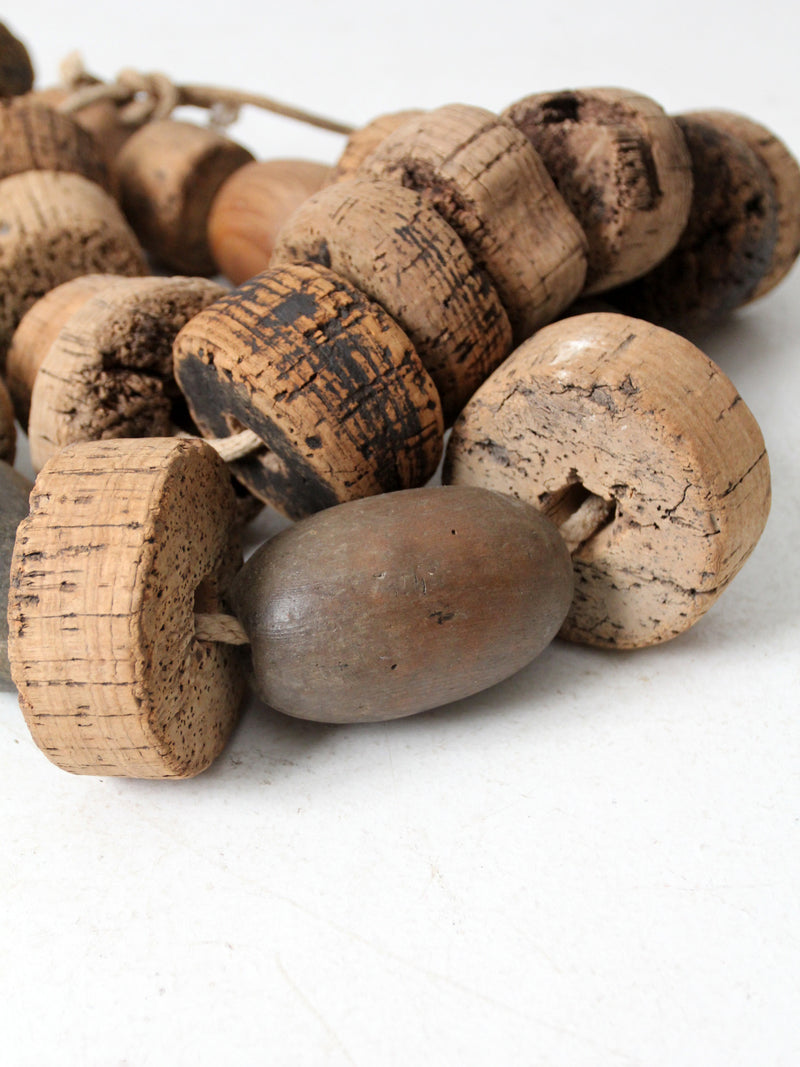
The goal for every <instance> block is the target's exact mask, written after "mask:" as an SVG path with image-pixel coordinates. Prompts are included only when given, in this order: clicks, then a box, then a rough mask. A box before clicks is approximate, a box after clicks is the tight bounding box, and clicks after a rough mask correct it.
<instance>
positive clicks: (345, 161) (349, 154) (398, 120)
mask: <svg viewBox="0 0 800 1067" xmlns="http://www.w3.org/2000/svg"><path fill="white" fill-rule="evenodd" d="M423 114H424V112H423V111H421V110H420V109H419V108H410V109H407V110H405V111H392V112H390V113H389V114H387V115H378V116H377V117H376V118H374V119H372V120H371V121H370V122H368V123H367V124H366V126H362V127H360V128H359V129H357V130H353V132H352V133H351V134H350V135H349V137H348V138H347V144H346V145H345V146H344V151H343V152H342V154H341V155H340V156H339V159H338V161H337V163H336V166H335V167H334V169H333V172H332V173H331V175H330V180H331V181H336V182H338V181H344V180H346V179H348V178H354V177H355V176H356V173H357V171H358V170H359V169H360V167H361V164H362V163H363V162H364V160H365V159H366V158H367V156H369V155H372V153H373V152H374V151H375V149H376V148H377V147H378V145H379V144H380V143H381V142H382V141H384V140H385V139H386V138H387V137H388V136H389V134H390V133H394V131H395V130H396V129H398V128H399V127H400V126H404V125H405V124H406V123H407V122H408V121H409V120H410V119H415V118H418V117H419V116H420V115H423Z"/></svg>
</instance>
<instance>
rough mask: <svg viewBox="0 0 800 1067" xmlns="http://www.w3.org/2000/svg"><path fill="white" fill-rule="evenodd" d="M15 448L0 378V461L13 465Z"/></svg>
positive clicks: (9, 407) (7, 398)
mask: <svg viewBox="0 0 800 1067" xmlns="http://www.w3.org/2000/svg"><path fill="white" fill-rule="evenodd" d="M16 447H17V428H16V426H15V425H14V405H13V404H12V403H11V396H10V394H9V392H8V389H6V386H5V383H4V382H3V379H2V378H0V459H5V460H7V461H8V462H9V463H13V462H14V455H15V453H16ZM0 607H2V604H0Z"/></svg>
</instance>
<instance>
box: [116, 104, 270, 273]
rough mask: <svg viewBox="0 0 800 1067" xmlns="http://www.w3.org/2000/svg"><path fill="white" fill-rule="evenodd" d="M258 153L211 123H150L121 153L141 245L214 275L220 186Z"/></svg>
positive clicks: (128, 209) (120, 169) (123, 182)
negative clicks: (211, 242)
mask: <svg viewBox="0 0 800 1067" xmlns="http://www.w3.org/2000/svg"><path fill="white" fill-rule="evenodd" d="M252 158H253V156H252V155H251V153H250V152H248V151H247V149H246V148H243V147H242V146H241V145H239V144H236V142H235V141H231V140H230V139H229V138H227V137H223V136H222V135H221V134H219V133H216V132H215V131H214V130H211V129H209V128H207V127H202V126H194V125H192V124H191V123H188V122H176V121H175V120H174V119H163V120H161V121H158V122H149V123H147V125H146V126H143V127H142V128H141V129H140V130H138V131H137V132H136V133H135V134H133V136H132V137H131V138H130V139H129V140H128V141H127V142H126V143H125V145H124V146H123V147H122V149H121V151H120V153H119V156H118V157H117V178H118V181H119V195H120V201H121V203H122V207H123V210H124V211H125V214H126V215H127V216H128V219H129V220H130V222H131V225H132V226H133V228H134V230H135V231H136V233H137V235H138V237H139V239H140V240H141V242H142V244H143V245H144V246H145V248H146V249H147V250H148V252H151V253H152V254H153V255H154V256H155V257H156V259H158V260H159V262H161V263H163V264H164V265H165V266H166V267H168V268H169V269H170V270H176V271H181V272H182V273H184V274H212V273H213V272H214V270H215V266H214V259H213V257H212V255H211V250H210V248H209V246H208V237H207V234H206V227H207V225H208V215H209V212H210V210H211V204H212V202H213V200H214V197H215V196H216V194H217V192H218V190H219V188H220V186H221V185H222V183H223V182H224V181H225V179H226V178H228V177H229V176H230V175H231V174H232V173H233V172H234V171H235V170H237V169H238V168H239V167H241V166H243V165H244V164H245V163H249V162H250V161H251V160H252Z"/></svg>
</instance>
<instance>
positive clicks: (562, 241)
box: [360, 104, 586, 340]
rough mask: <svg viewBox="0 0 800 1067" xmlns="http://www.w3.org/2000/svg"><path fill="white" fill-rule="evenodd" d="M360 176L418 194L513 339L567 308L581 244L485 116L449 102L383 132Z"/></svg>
mask: <svg viewBox="0 0 800 1067" xmlns="http://www.w3.org/2000/svg"><path fill="white" fill-rule="evenodd" d="M360 173H361V174H362V175H368V176H370V177H373V178H380V179H384V180H387V181H394V182H398V183H400V184H401V185H405V186H407V187H410V188H412V189H415V190H416V191H417V192H419V193H421V194H422V195H423V196H424V197H425V198H426V199H428V200H429V201H430V203H431V204H432V206H433V207H434V208H435V209H436V210H437V211H438V212H439V213H440V214H441V215H442V217H443V218H444V219H445V220H446V221H447V222H448V223H449V224H450V225H451V226H452V227H453V229H454V230H455V231H456V233H457V234H458V235H459V237H460V238H461V240H462V241H463V242H464V244H465V246H466V248H467V250H468V252H469V253H470V255H471V256H472V258H473V259H474V260H475V262H476V263H477V264H478V265H479V266H481V267H483V269H484V270H485V271H486V273H487V274H488V275H489V277H490V278H491V279H492V282H493V284H494V286H495V288H496V289H497V292H498V293H499V295H500V299H501V300H502V301H503V305H504V307H505V309H506V312H507V313H508V317H509V319H510V320H511V324H512V326H513V328H514V333H515V336H516V338H517V340H521V339H522V338H523V337H527V336H528V335H529V334H531V333H532V332H533V331H534V330H536V329H538V327H540V326H542V325H543V324H544V323H546V322H550V321H551V320H552V319H554V318H555V317H556V315H557V314H558V313H559V312H560V311H562V310H563V309H564V308H565V307H567V306H568V305H569V304H571V303H572V301H573V300H574V299H575V297H576V296H577V295H578V293H579V292H580V291H581V288H582V286H583V280H584V276H585V273H586V256H585V248H586V242H585V238H584V236H583V231H582V230H581V228H580V226H579V225H578V223H577V221H576V219H575V217H574V216H573V214H572V213H571V212H570V210H569V209H568V208H567V205H566V204H565V203H564V201H563V200H562V198H561V197H560V196H559V194H558V192H557V190H556V187H555V185H554V184H553V182H552V180H551V178H550V176H549V175H548V173H547V171H546V170H545V167H544V164H543V163H542V161H541V159H539V157H538V155H537V154H536V152H534V151H533V150H532V148H531V146H530V144H529V142H528V140H527V138H526V137H525V136H524V135H523V134H521V133H520V132H519V130H517V129H516V128H515V127H514V126H512V125H511V123H509V122H504V121H503V120H501V119H499V118H498V117H497V116H496V115H493V114H492V113H491V112H489V111H484V110H483V108H477V107H468V106H467V105H465V104H450V105H448V106H447V107H441V108H438V109H437V110H436V111H430V112H426V113H423V114H422V115H420V116H419V117H418V118H415V119H412V120H411V121H410V122H407V123H405V124H404V125H402V126H400V127H399V128H398V129H396V130H395V131H394V133H391V134H390V135H389V136H388V137H385V138H384V140H383V141H382V142H381V143H380V145H379V146H378V147H377V149H376V150H375V151H374V152H373V153H372V155H370V156H369V157H368V158H367V159H366V160H365V161H364V164H363V166H362V168H361V172H360Z"/></svg>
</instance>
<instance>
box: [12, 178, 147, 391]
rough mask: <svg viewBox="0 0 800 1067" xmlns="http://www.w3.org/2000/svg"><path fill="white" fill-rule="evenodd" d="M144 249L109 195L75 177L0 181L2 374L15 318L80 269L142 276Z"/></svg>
mask: <svg viewBox="0 0 800 1067" xmlns="http://www.w3.org/2000/svg"><path fill="white" fill-rule="evenodd" d="M146 272H147V264H146V263H145V260H144V256H143V254H142V250H141V248H140V247H139V244H138V242H137V241H136V238H135V237H134V235H133V233H132V232H131V230H130V228H129V227H128V225H127V223H126V222H125V220H124V218H123V217H122V214H121V212H120V210H119V208H118V207H117V205H116V204H115V203H114V201H113V200H112V199H111V197H110V196H109V195H108V193H106V192H105V191H104V190H103V189H101V188H100V186H99V185H97V184H95V183H94V182H90V181H88V180H87V179H86V178H84V177H82V176H81V175H79V174H54V173H51V172H49V171H28V172H27V173H25V174H15V175H13V176H12V177H10V178H5V179H4V180H3V181H1V182H0V291H2V292H4V293H5V294H6V299H5V300H4V301H3V302H2V304H0V372H2V371H3V369H4V367H5V358H6V352H7V349H8V345H9V344H10V342H11V337H12V335H13V333H14V330H15V329H16V328H17V325H18V324H19V321H20V319H21V318H22V316H23V315H24V314H25V312H26V311H27V310H28V308H29V307H30V306H31V305H32V304H34V303H35V302H36V301H37V300H38V299H39V298H40V297H41V296H44V294H45V293H46V292H48V291H49V290H50V289H54V288H55V287H56V286H57V285H60V284H61V283H62V282H66V281H69V280H70V278H75V277H77V276H78V275H80V274H94V273H109V274H128V275H129V274H145V273H146Z"/></svg>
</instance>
